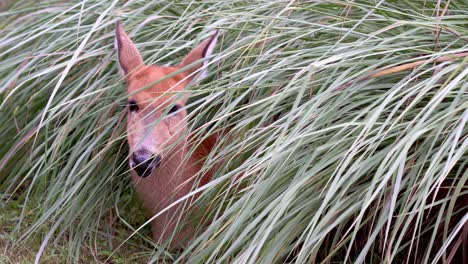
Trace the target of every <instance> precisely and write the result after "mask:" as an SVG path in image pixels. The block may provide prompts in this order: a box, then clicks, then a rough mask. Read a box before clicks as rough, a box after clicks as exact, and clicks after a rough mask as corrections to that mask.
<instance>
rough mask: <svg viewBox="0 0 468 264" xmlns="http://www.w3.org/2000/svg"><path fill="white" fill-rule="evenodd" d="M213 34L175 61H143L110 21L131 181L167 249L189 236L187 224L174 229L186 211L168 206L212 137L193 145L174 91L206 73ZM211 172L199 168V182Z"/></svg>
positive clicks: (190, 178) (192, 180) (189, 182)
mask: <svg viewBox="0 0 468 264" xmlns="http://www.w3.org/2000/svg"><path fill="white" fill-rule="evenodd" d="M218 36H219V31H218V30H217V31H216V32H215V33H214V34H213V35H212V36H211V37H210V38H208V39H206V40H204V41H202V42H201V43H200V44H198V46H196V47H195V48H193V49H192V50H191V51H190V52H189V53H188V54H187V55H186V56H185V57H184V59H183V60H182V62H181V63H180V64H179V65H177V66H158V65H146V64H145V63H144V61H143V58H142V56H141V54H140V52H139V51H138V49H137V47H136V46H135V44H134V43H133V41H132V40H131V39H130V37H129V36H128V34H127V33H126V32H125V30H124V28H123V27H122V25H121V23H120V22H119V21H117V22H116V24H115V41H114V44H115V50H116V53H117V61H118V65H119V69H120V72H121V74H122V76H123V79H124V80H125V82H126V85H127V99H128V100H127V108H128V110H126V111H128V113H127V134H126V137H127V142H128V146H129V156H128V162H129V165H130V171H131V182H132V185H133V187H134V189H135V190H136V192H137V194H138V196H139V197H140V200H141V201H142V203H143V205H144V207H145V208H146V210H147V212H148V213H149V215H150V216H154V217H153V218H154V219H152V220H151V229H152V238H153V240H154V241H155V242H157V243H160V244H163V243H166V242H168V243H169V245H168V247H170V248H181V247H184V245H185V244H186V243H187V241H188V240H189V239H190V238H191V237H192V236H193V235H194V228H193V227H190V226H186V227H184V228H183V229H182V230H176V227H177V223H178V219H179V217H180V216H182V217H181V218H184V217H185V216H186V215H187V210H184V207H183V205H182V204H183V203H180V204H177V205H176V206H172V207H170V205H173V204H174V202H175V201H177V200H178V199H180V198H182V197H184V196H186V195H187V194H188V193H189V192H190V191H191V190H192V188H193V187H194V184H196V182H197V181H196V175H197V174H198V173H200V170H201V168H202V166H203V164H204V160H205V159H206V157H207V156H208V155H209V154H210V152H211V151H212V149H213V147H214V146H215V144H216V142H217V140H218V136H216V135H213V136H210V137H208V138H206V139H205V140H203V141H202V142H201V143H199V144H198V145H197V146H196V147H193V146H194V145H193V141H194V136H192V134H191V133H190V131H189V126H188V121H187V115H188V114H187V110H186V107H185V106H186V104H187V100H188V96H177V95H178V94H179V95H180V93H183V92H184V91H186V89H187V87H188V86H189V84H197V83H198V82H199V81H200V80H202V79H203V78H204V77H205V76H206V75H207V65H208V64H209V58H210V56H211V55H212V52H213V50H214V48H215V46H216V43H217V40H218ZM185 94H187V93H185ZM187 132H188V133H187ZM168 146H172V147H168ZM192 147H193V148H194V150H193V149H192ZM211 177H212V172H206V173H204V174H203V175H202V177H201V179H200V180H199V181H200V182H199V186H201V185H204V184H206V183H207V182H208V181H209V180H210V178H211ZM199 194H200V193H198V194H197V195H199ZM197 195H194V198H196V197H197ZM157 214H159V215H157ZM156 215H157V216H156Z"/></svg>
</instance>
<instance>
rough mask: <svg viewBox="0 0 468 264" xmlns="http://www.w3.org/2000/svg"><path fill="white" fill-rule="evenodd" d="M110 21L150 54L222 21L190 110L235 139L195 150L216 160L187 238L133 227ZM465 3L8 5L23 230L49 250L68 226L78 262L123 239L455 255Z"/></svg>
mask: <svg viewBox="0 0 468 264" xmlns="http://www.w3.org/2000/svg"><path fill="white" fill-rule="evenodd" d="M116 20H121V21H122V23H123V25H124V26H125V27H126V29H127V30H128V31H129V32H130V33H131V35H132V38H133V40H134V41H135V43H137V46H138V48H139V49H140V50H141V51H142V54H143V57H144V58H145V60H146V62H147V63H154V64H176V63H178V62H180V60H181V59H182V57H183V56H184V55H185V53H186V52H187V51H188V50H189V49H190V48H191V47H193V46H194V45H195V44H197V43H199V41H200V40H202V39H204V38H206V37H207V36H209V35H210V34H212V32H213V31H214V30H215V29H219V30H221V32H222V36H221V37H220V41H219V44H218V47H217V52H216V54H215V56H214V59H213V60H212V63H211V65H210V75H209V76H208V78H207V80H205V81H204V82H203V83H202V84H201V85H199V86H197V87H191V94H192V100H191V104H190V105H189V108H190V122H191V123H190V124H191V130H192V131H193V132H194V133H196V134H197V135H198V136H199V137H198V138H199V140H200V141H201V140H203V138H205V137H207V136H209V135H211V134H214V133H217V132H219V131H225V133H226V136H225V138H228V139H229V140H225V141H222V142H220V144H219V145H218V146H217V148H216V150H215V151H213V153H212V154H211V155H210V156H209V157H208V160H207V162H206V164H205V166H204V168H203V171H205V170H209V169H210V168H212V167H214V166H215V165H216V164H220V162H221V163H222V164H223V165H222V166H221V167H220V168H219V169H218V170H217V172H216V174H215V176H214V178H213V180H212V181H211V182H210V183H209V184H208V185H206V186H203V187H200V188H199V189H197V190H194V192H193V193H196V192H200V191H203V193H202V195H201V196H200V198H199V199H198V201H197V204H198V206H200V207H201V208H204V209H203V210H202V211H203V212H205V213H204V215H203V217H202V219H203V220H199V218H194V219H198V220H194V221H196V223H199V224H200V232H199V235H198V236H197V237H195V238H194V239H193V240H192V241H191V243H190V245H189V246H188V247H187V248H186V249H185V250H184V251H182V252H168V251H166V250H164V248H163V247H160V246H158V245H154V244H152V243H151V242H150V240H149V239H148V232H147V231H148V229H147V227H145V228H140V227H141V225H142V224H144V222H145V221H144V220H143V219H144V216H143V215H144V213H143V211H142V210H141V208H135V206H137V205H138V202H135V201H134V198H133V197H134V196H135V195H134V194H133V193H132V188H131V186H130V182H129V171H128V165H127V162H126V159H127V155H128V151H127V146H126V142H125V126H124V123H125V118H126V117H125V112H126V111H125V110H124V108H123V106H124V104H125V101H126V87H125V85H124V82H123V80H122V79H121V77H120V75H119V74H118V71H117V66H116V59H115V52H114V49H113V37H114V32H113V29H114V23H115V21H116ZM466 21H468V5H467V3H466V2H465V1H435V0H434V1H369V0H366V1H240V0H232V1H163V0H161V1H141V0H130V1H124V2H123V3H122V1H103V0H88V1H55V0H49V1H41V2H40V3H37V2H36V1H17V2H14V3H13V4H11V6H10V7H9V9H7V10H6V11H3V12H2V13H0V61H1V63H0V99H1V104H0V123H1V124H2V125H1V127H0V138H1V139H2V141H1V144H0V199H1V204H0V208H1V207H3V208H6V207H7V206H8V205H9V204H11V203H13V202H15V203H19V204H20V205H21V207H20V208H22V211H21V213H20V215H19V217H18V221H17V224H16V225H15V226H14V227H12V228H11V232H10V234H11V237H12V240H13V241H14V243H15V245H21V244H24V243H27V241H31V240H32V239H34V238H36V239H37V238H39V241H40V246H38V247H37V249H35V254H36V260H38V261H39V260H40V257H41V255H43V253H44V251H45V250H46V249H47V248H48V247H53V245H57V244H60V245H64V247H65V248H67V250H68V251H67V252H66V257H67V259H68V261H70V262H74V261H77V260H78V259H79V258H80V254H83V250H84V249H85V248H86V249H91V251H93V252H94V253H93V254H101V252H103V251H106V252H111V253H109V254H108V255H106V256H105V257H103V256H98V257H97V258H96V260H95V261H105V260H106V257H107V256H109V259H110V258H112V255H113V254H117V253H118V252H119V248H121V247H124V246H125V245H127V244H134V245H136V247H137V248H138V249H137V253H135V254H134V255H132V258H135V256H136V257H137V258H141V259H140V260H142V261H143V259H146V258H149V259H150V260H151V261H153V262H157V261H162V260H168V261H179V262H188V263H206V262H235V263H257V262H259V263H272V262H285V261H294V262H297V263H309V262H337V261H338V262H353V263H354V262H356V263H364V262H365V263H370V262H371V263H377V262H392V261H395V262H415V261H418V262H424V263H437V262H451V261H454V260H455V258H458V257H460V256H462V250H461V249H462V247H463V245H466V243H467V241H466V236H465V237H463V233H465V235H466V232H467V228H466V226H467V224H466V223H467V220H468V214H467V206H468V203H467V194H468V189H467V187H466V182H467V178H468V172H467V167H468V165H467V162H468V158H467V157H468V155H467V148H468V138H467V135H468V133H467V132H468V129H467V127H466V124H467V119H468V96H467V88H468V84H467V82H466V81H467V74H468V68H467V62H468V58H467V56H466V52H468V45H467V41H468V39H467V36H468V27H467V23H466ZM415 62H418V63H415ZM411 63H413V64H411ZM401 65H407V66H408V67H404V66H403V67H399V68H392V67H395V66H401ZM388 68H391V69H393V70H390V71H385V69H388ZM382 69H384V71H383V70H382ZM193 193H191V194H193ZM189 198H190V197H187V199H189ZM180 202H184V201H180ZM2 210H3V209H2ZM465 257H466V255H465ZM133 260H134V261H138V259H133Z"/></svg>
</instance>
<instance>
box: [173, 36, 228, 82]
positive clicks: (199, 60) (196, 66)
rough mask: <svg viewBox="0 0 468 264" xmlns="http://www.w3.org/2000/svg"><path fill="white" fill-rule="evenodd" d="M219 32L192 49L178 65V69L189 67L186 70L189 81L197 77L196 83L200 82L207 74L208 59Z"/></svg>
mask: <svg viewBox="0 0 468 264" xmlns="http://www.w3.org/2000/svg"><path fill="white" fill-rule="evenodd" d="M218 35H219V31H218V30H216V32H215V34H214V35H213V36H212V37H211V38H209V39H206V40H204V41H203V42H202V43H200V44H198V46H197V47H195V48H194V49H192V51H190V52H189V54H187V56H185V58H184V60H182V62H181V63H180V65H179V67H180V68H183V67H186V66H189V65H191V67H190V69H188V70H187V72H188V74H189V75H190V79H193V78H194V77H196V76H197V72H199V73H198V77H197V81H200V80H201V79H203V78H204V77H205V76H206V75H207V74H208V69H207V67H208V63H209V61H208V59H207V58H208V57H210V56H211V54H212V53H213V49H214V47H215V46H216V42H217V41H218Z"/></svg>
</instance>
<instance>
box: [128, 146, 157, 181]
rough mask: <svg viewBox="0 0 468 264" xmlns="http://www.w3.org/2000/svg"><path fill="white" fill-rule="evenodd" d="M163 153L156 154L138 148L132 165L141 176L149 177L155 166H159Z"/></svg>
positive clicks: (132, 159)
mask: <svg viewBox="0 0 468 264" xmlns="http://www.w3.org/2000/svg"><path fill="white" fill-rule="evenodd" d="M161 159H162V158H161V155H154V154H153V153H151V152H149V151H147V150H138V151H136V152H134V153H133V154H132V157H131V160H130V166H131V167H132V169H133V170H135V172H136V173H137V174H138V176H140V177H148V176H149V175H151V172H153V170H154V168H157V167H159V165H160V163H161Z"/></svg>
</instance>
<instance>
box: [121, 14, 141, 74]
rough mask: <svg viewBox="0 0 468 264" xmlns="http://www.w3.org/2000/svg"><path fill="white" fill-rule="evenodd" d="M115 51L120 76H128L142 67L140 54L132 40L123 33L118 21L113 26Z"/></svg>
mask: <svg viewBox="0 0 468 264" xmlns="http://www.w3.org/2000/svg"><path fill="white" fill-rule="evenodd" d="M114 45H115V49H116V50H117V57H118V59H119V67H120V72H121V73H122V75H124V76H125V75H128V74H129V73H131V72H132V71H134V70H135V69H136V68H138V67H140V66H141V65H143V59H142V58H141V55H140V52H138V49H137V48H136V46H135V44H133V42H132V40H131V39H130V38H129V37H128V35H127V33H125V31H124V29H123V27H122V25H120V21H117V23H116V24H115V41H114Z"/></svg>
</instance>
